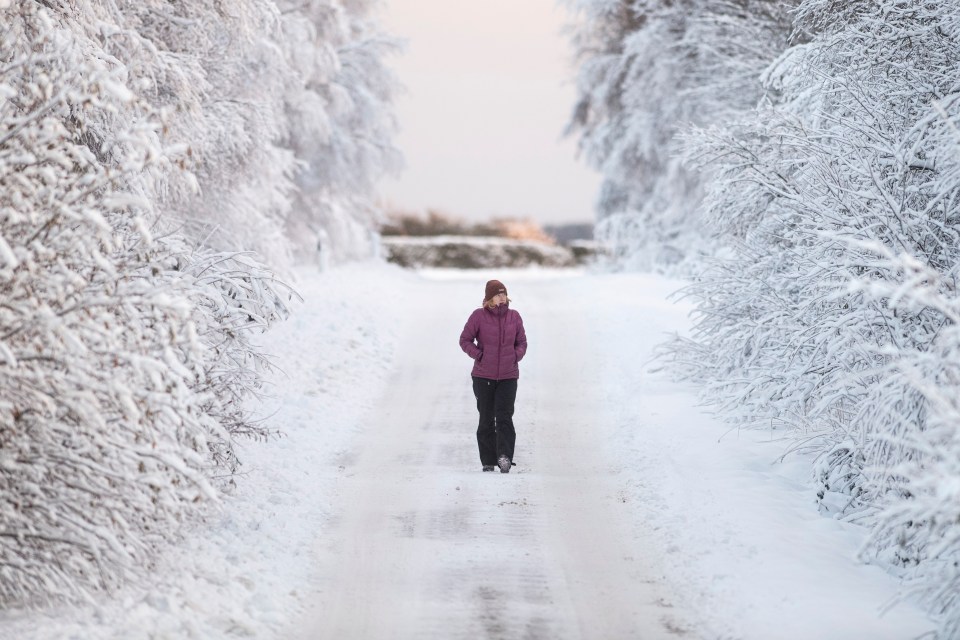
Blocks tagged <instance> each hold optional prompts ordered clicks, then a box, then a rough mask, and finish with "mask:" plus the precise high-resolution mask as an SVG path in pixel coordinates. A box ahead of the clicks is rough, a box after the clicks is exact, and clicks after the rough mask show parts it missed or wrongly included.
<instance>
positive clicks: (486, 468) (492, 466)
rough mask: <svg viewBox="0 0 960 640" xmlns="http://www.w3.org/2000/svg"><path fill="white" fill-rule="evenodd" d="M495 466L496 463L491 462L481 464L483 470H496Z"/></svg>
mask: <svg viewBox="0 0 960 640" xmlns="http://www.w3.org/2000/svg"><path fill="white" fill-rule="evenodd" d="M496 468H497V467H496V465H492V464H485V465H483V470H484V471H494V470H496Z"/></svg>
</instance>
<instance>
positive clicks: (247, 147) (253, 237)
mask: <svg viewBox="0 0 960 640" xmlns="http://www.w3.org/2000/svg"><path fill="white" fill-rule="evenodd" d="M288 5H289V6H288ZM369 10H370V4H369V3H367V2H364V1H360V0H357V1H350V0H343V1H337V0H328V1H326V2H322V1H317V2H308V3H302V2H297V3H293V2H291V3H287V4H283V5H282V6H278V5H277V4H275V3H274V2H271V1H268V0H231V1H230V2H222V1H220V0H217V1H213V0H210V1H205V0H201V1H199V2H189V3H180V2H167V1H165V0H146V1H145V2H130V1H119V2H100V1H98V0H78V1H77V2H70V3H35V2H25V3H10V2H3V1H2V0H0V606H11V605H37V604H42V603H44V602H49V601H53V600H60V599H64V598H66V599H76V598H78V597H83V596H85V595H89V594H90V593H92V592H93V591H94V590H98V589H111V588H113V587H116V586H118V585H120V584H123V583H124V582H125V581H127V580H129V579H137V578H142V577H144V576H145V575H146V570H147V569H149V566H150V561H151V558H152V557H153V554H154V553H156V551H157V549H158V548H159V547H160V546H161V545H162V544H165V543H168V542H170V541H171V540H175V539H176V538H177V536H178V534H179V532H180V531H181V529H182V526H183V525H184V524H185V523H187V522H190V521H191V520H193V519H195V518H196V517H198V516H200V515H201V514H202V513H203V512H204V509H205V505H206V504H207V503H209V502H210V501H211V500H212V499H214V498H215V497H216V491H215V489H216V483H217V478H221V477H224V476H229V474H230V473H231V472H233V471H234V470H236V467H237V464H238V460H237V457H236V454H235V451H234V442H235V439H236V438H237V437H240V436H244V437H250V436H253V437H259V436H264V435H265V434H266V432H267V430H266V427H264V426H263V425H262V424H260V423H258V422H256V421H255V420H254V419H253V418H252V417H251V415H250V410H249V405H248V403H246V402H245V400H246V399H247V398H248V396H249V395H250V394H251V393H256V392H257V389H258V388H259V387H260V373H261V371H262V369H263V368H264V367H265V366H267V361H266V357H265V354H263V353H262V350H261V349H260V348H259V347H258V346H257V345H256V344H255V342H254V340H255V335H256V334H257V333H259V332H261V331H263V330H265V329H266V328H267V327H269V325H270V324H271V323H273V322H274V321H276V320H277V319H280V318H283V317H284V316H285V315H286V314H287V313H288V310H287V303H288V301H289V299H290V297H291V296H292V295H293V294H292V293H291V292H290V291H289V289H288V288H287V287H286V286H285V285H284V284H283V283H282V282H281V281H279V280H277V278H276V276H274V274H273V269H280V270H283V269H286V268H287V267H288V266H289V264H290V259H291V256H292V255H293V254H294V253H295V251H296V248H297V246H298V245H297V242H306V243H308V244H309V245H310V246H315V244H316V238H318V237H321V236H323V237H326V238H327V239H330V240H332V242H333V244H334V246H335V247H336V246H339V243H346V242H347V241H348V237H347V236H346V235H341V236H338V235H337V234H336V233H334V232H333V231H328V230H325V229H327V228H331V229H332V228H333V227H335V226H336V225H342V226H345V227H349V228H351V229H353V231H352V232H351V233H352V234H353V235H352V236H351V237H355V238H357V242H358V243H359V245H360V246H362V247H366V250H368V251H369V250H370V249H371V244H370V237H369V236H370V234H369V231H370V230H372V228H373V224H372V222H371V221H370V218H371V217H372V214H371V210H372V209H371V206H370V203H371V202H372V201H373V197H374V194H373V193H372V189H371V185H372V183H373V180H375V178H376V176H377V175H379V172H380V171H382V170H383V169H384V167H385V166H386V165H387V164H388V162H387V160H386V158H388V157H389V158H392V155H393V154H395V152H394V151H393V149H392V147H391V146H390V142H389V139H388V133H389V130H390V127H391V122H390V116H389V112H388V106H389V104H388V103H389V98H390V91H391V89H390V87H391V86H392V85H390V84H389V82H387V81H386V79H385V78H386V74H385V72H383V71H382V68H381V67H378V65H380V64H381V60H380V57H379V56H380V54H381V53H382V48H380V47H379V45H374V44H369V43H368V39H370V38H373V39H375V38H374V35H371V34H376V33H377V29H376V25H375V23H373V22H371V21H370V20H369V16H368V13H369ZM324 25H326V26H324ZM331 25H332V26H331ZM325 29H326V30H325ZM318 34H319V35H318ZM333 34H336V37H334V35H333ZM294 58H296V60H294ZM358 58H362V59H363V60H362V64H361V62H359V61H357V59H358ZM371 69H380V71H381V76H371V75H370V74H369V73H368V72H369V71H370V70H371ZM318 70H326V71H323V72H320V71H318ZM381 82H382V83H383V84H380V83H381ZM294 111H296V112H297V114H298V115H296V117H294V115H291V114H292V113H293V112H294ZM316 139H319V140H321V141H322V143H323V144H326V145H327V147H326V148H328V149H329V148H335V149H337V150H338V151H336V152H330V153H329V154H326V155H323V154H321V156H322V158H321V159H320V160H318V159H317V157H306V156H305V155H303V154H301V149H302V148H303V146H304V145H306V146H309V145H310V144H315V143H314V142H311V140H316ZM295 142H296V143H297V144H295ZM331 145H332V146H331ZM368 147H370V149H368ZM381 160H383V161H382V162H381ZM321 161H322V162H323V163H324V164H323V168H324V170H325V171H327V172H334V171H340V172H341V173H343V174H345V175H346V174H349V175H351V176H353V177H354V179H355V182H353V183H351V184H341V183H340V182H338V181H337V180H335V179H334V178H333V177H331V175H328V174H326V173H323V172H320V171H319V170H318V169H317V167H318V165H317V162H321ZM311 172H312V173H311ZM310 175H313V176H314V177H313V178H311V180H312V182H311V183H310V184H311V187H310V188H311V189H312V191H311V193H314V194H315V197H314V199H313V201H312V204H314V205H317V206H320V205H322V206H325V207H327V208H328V209H329V210H330V211H334V212H335V213H334V214H331V215H329V216H327V217H325V218H317V217H316V216H315V215H314V213H315V212H314V211H312V210H308V209H306V208H305V207H302V206H301V207H299V208H298V203H300V205H302V202H300V200H299V198H301V196H303V194H304V193H306V191H305V190H304V189H303V188H302V187H301V186H298V185H302V184H303V181H304V180H306V179H307V177H308V176H310ZM316 194H319V195H316ZM365 207H366V208H365ZM297 220H301V221H303V223H302V224H299V223H297V222H296V221H297ZM360 228H363V229H366V232H365V233H362V232H358V231H356V230H357V229H360ZM327 246H328V248H329V244H328V245H327ZM359 251H361V249H358V248H357V247H356V246H353V247H352V248H346V249H344V250H343V251H342V252H341V254H342V255H344V256H348V255H354V254H356V253H358V252H359ZM334 255H340V254H337V253H336V252H334ZM264 261H266V264H269V265H271V267H269V268H268V267H267V266H265V263H264Z"/></svg>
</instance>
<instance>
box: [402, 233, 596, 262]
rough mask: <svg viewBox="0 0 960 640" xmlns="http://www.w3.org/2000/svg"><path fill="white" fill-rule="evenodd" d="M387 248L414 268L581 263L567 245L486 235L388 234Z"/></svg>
mask: <svg viewBox="0 0 960 640" xmlns="http://www.w3.org/2000/svg"><path fill="white" fill-rule="evenodd" d="M383 249H384V254H385V257H386V258H387V260H388V261H389V262H393V263H396V264H398V265H400V266H401V267H411V268H421V267H447V268H453V269H481V268H493V267H515V268H522V267H529V266H533V265H535V266H539V267H571V266H574V265H575V264H576V263H577V261H576V258H575V257H574V254H573V252H572V251H570V249H567V248H566V247H560V246H557V245H551V244H544V243H542V242H531V241H529V240H513V239H509V238H493V237H483V236H419V237H386V238H384V239H383Z"/></svg>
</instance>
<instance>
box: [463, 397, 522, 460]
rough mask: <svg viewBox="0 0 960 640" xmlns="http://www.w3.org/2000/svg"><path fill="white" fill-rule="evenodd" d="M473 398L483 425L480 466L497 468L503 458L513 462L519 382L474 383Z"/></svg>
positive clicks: (479, 435)
mask: <svg viewBox="0 0 960 640" xmlns="http://www.w3.org/2000/svg"><path fill="white" fill-rule="evenodd" d="M473 395H474V396H476V398H477V411H479V412H480V424H479V425H478V426H477V446H478V447H479V448H480V464H483V465H488V464H497V459H498V458H499V457H500V456H507V458H509V459H510V460H513V447H514V444H515V443H516V441H517V432H516V430H515V429H514V428H513V405H514V402H516V399H517V380H516V378H514V379H513V380H488V379H486V378H474V379H473Z"/></svg>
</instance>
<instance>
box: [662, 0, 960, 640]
mask: <svg viewBox="0 0 960 640" xmlns="http://www.w3.org/2000/svg"><path fill="white" fill-rule="evenodd" d="M958 9H960V6H958V5H957V3H955V2H949V3H942V2H930V1H920V2H913V3H899V2H870V3H867V2H852V3H838V2H833V1H829V0H807V1H805V2H802V3H801V4H800V6H799V7H798V9H797V12H796V14H795V15H796V20H797V23H796V26H797V32H798V34H801V35H802V40H803V42H802V43H801V44H797V45H795V46H794V47H792V48H791V49H789V50H788V51H786V52H785V53H784V54H783V55H782V56H781V57H780V58H779V59H777V60H776V61H775V62H774V63H773V64H771V65H770V66H769V68H768V69H767V71H766V72H765V73H764V76H763V80H764V83H765V86H767V87H768V88H769V89H770V99H769V100H768V101H766V102H765V103H764V104H763V105H761V107H760V108H759V109H758V110H757V112H756V113H755V114H754V115H753V116H752V117H748V118H743V119H741V121H740V122H739V123H738V124H735V125H729V124H728V125H726V126H723V127H715V128H705V129H701V130H699V131H698V132H696V133H695V134H693V135H692V136H691V137H690V138H689V139H688V142H687V149H688V153H687V159H688V161H689V162H690V163H691V165H692V166H693V167H694V168H698V167H709V170H710V171H711V172H713V175H714V176H715V179H714V180H713V182H712V183H711V184H710V185H709V189H708V194H707V196H706V198H705V200H704V204H703V212H704V215H705V218H706V219H708V220H709V221H710V222H711V224H712V225H713V228H714V229H715V230H716V232H717V233H718V234H720V236H721V242H723V243H724V244H726V245H728V246H730V247H731V251H730V255H728V256H727V257H725V258H723V259H715V260H712V261H711V262H710V264H709V266H708V268H707V270H706V271H705V272H704V273H703V274H702V275H701V276H700V278H699V279H698V280H697V281H696V282H695V283H694V285H693V286H692V287H691V288H690V289H689V290H688V294H689V295H692V296H693V297H695V298H696V299H697V300H698V301H699V305H698V308H697V316H696V326H695V333H694V335H693V338H692V339H691V340H689V341H681V342H678V343H676V344H675V345H674V347H673V350H672V355H671V357H673V358H674V359H675V363H676V364H677V366H678V367H680V368H681V370H682V371H684V372H685V373H686V374H688V375H691V376H693V377H696V378H698V379H700V380H703V381H704V383H705V386H704V399H705V400H706V401H707V402H710V403H712V404H713V405H714V406H715V407H716V408H717V409H718V410H719V411H721V412H722V413H723V414H724V415H726V416H727V417H729V418H730V419H732V420H736V421H739V422H741V423H744V424H747V425H757V426H763V427H766V428H770V427H783V428H785V429H787V430H788V433H789V434H790V436H791V437H792V438H793V441H794V443H795V444H794V448H796V449H803V450H806V451H808V452H810V453H811V454H813V455H814V456H815V457H816V460H817V463H816V469H815V476H816V481H817V483H818V495H819V497H820V506H821V508H822V509H823V510H824V511H826V512H830V513H833V514H837V515H845V516H847V517H852V518H856V519H858V520H860V521H862V522H864V523H865V524H868V525H869V526H871V527H872V530H873V534H872V537H871V540H872V545H871V547H870V548H871V550H872V555H871V557H875V558H878V559H879V561H881V562H886V563H891V564H892V565H894V566H898V567H905V566H906V567H913V568H911V569H910V570H909V575H911V576H913V578H914V579H915V582H914V584H915V585H917V589H918V590H919V591H920V592H921V593H922V594H923V597H924V598H925V601H926V603H927V604H928V605H929V607H930V609H931V611H933V612H935V613H936V614H937V615H938V616H940V617H941V619H942V620H943V621H944V624H943V627H942V629H941V631H942V633H943V635H944V637H955V635H956V631H957V629H958V625H960V606H958V605H960V602H958V600H957V599H956V596H955V593H956V591H955V587H956V584H957V577H956V576H957V565H956V561H957V553H958V546H957V541H958V540H960V537H958V535H960V525H958V524H957V509H956V503H955V501H954V502H951V501H952V500H953V499H954V498H955V494H956V486H957V484H958V482H960V476H958V475H957V471H958V469H957V464H956V454H957V449H956V446H957V445H956V440H957V435H956V432H957V429H958V427H960V422H958V421H957V414H956V406H955V400H954V399H955V398H956V397H958V395H957V391H958V389H957V387H956V384H957V377H956V376H957V370H956V365H957V362H958V360H957V356H958V355H960V354H958V351H957V349H958V348H957V344H958V342H957V338H958V336H957V333H956V330H955V325H956V276H957V268H958V267H957V265H958V264H960V232H958V228H960V213H958V208H957V205H958V203H960V179H958V178H960V172H958V171H957V170H956V167H957V165H958V162H960V155H958V154H957V144H956V132H955V129H954V123H955V122H956V121H957V117H958V114H960V94H958V93H957V90H956V78H957V77H958V73H960V37H958V36H960V30H958V16H960V11H958ZM798 39H799V38H798Z"/></svg>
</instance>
